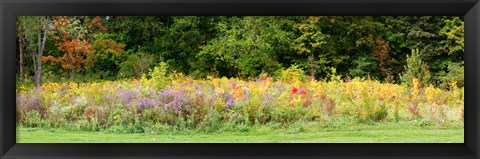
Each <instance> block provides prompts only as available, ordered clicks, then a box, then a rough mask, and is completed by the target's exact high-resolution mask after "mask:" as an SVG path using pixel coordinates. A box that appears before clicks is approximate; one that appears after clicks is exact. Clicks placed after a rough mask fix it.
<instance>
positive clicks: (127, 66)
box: [119, 53, 156, 78]
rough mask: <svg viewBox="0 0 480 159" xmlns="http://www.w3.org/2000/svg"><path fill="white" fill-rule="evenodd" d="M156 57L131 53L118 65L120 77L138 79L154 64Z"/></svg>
mask: <svg viewBox="0 0 480 159" xmlns="http://www.w3.org/2000/svg"><path fill="white" fill-rule="evenodd" d="M155 61H156V57H155V55H152V54H144V53H132V54H130V55H128V57H127V59H126V60H125V61H123V62H122V63H121V64H120V72H119V74H120V77H135V78H140V77H142V75H143V74H145V73H147V71H148V69H149V68H150V67H151V66H152V65H153V64H155Z"/></svg>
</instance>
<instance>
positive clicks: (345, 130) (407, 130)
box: [17, 124, 464, 143]
mask: <svg viewBox="0 0 480 159" xmlns="http://www.w3.org/2000/svg"><path fill="white" fill-rule="evenodd" d="M314 126H315V125H308V124H307V125H304V126H303V127H300V128H299V127H293V128H272V127H268V126H261V127H252V128H250V129H248V130H247V131H244V132H238V131H237V132H215V133H207V132H195V131H177V132H164V133H154V134H151V133H137V134H134V133H132V134H121V133H112V132H88V131H71V130H63V129H45V128H24V127H19V128H18V129H17V143H463V142H464V129H463V127H454V126H450V127H419V126H406V125H401V124H400V125H398V126H395V124H377V125H356V126H352V125H350V126H345V125H344V126H339V127H334V128H321V127H314Z"/></svg>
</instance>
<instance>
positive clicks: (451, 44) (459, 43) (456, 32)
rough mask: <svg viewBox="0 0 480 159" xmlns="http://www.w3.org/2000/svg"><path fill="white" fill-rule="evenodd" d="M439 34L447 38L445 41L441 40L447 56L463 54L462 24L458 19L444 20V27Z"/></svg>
mask: <svg viewBox="0 0 480 159" xmlns="http://www.w3.org/2000/svg"><path fill="white" fill-rule="evenodd" d="M439 34H440V35H442V36H446V37H447V39H445V40H442V44H444V49H445V50H448V54H449V55H451V54H454V53H462V52H464V47H465V44H464V43H465V39H464V37H463V34H464V23H463V20H461V19H460V17H453V18H452V19H445V26H444V27H443V28H442V29H441V30H440V32H439Z"/></svg>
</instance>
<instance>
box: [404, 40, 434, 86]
mask: <svg viewBox="0 0 480 159" xmlns="http://www.w3.org/2000/svg"><path fill="white" fill-rule="evenodd" d="M414 78H416V79H419V80H420V82H421V84H422V85H421V86H420V87H423V86H427V85H428V83H429V82H430V72H429V70H428V66H427V63H425V62H423V61H422V59H421V57H420V53H419V51H418V49H416V50H414V49H412V54H411V55H410V56H409V55H407V65H405V72H404V73H403V74H402V75H401V76H400V79H401V81H402V82H403V83H405V84H407V85H408V86H412V85H411V81H412V80H413V79H414Z"/></svg>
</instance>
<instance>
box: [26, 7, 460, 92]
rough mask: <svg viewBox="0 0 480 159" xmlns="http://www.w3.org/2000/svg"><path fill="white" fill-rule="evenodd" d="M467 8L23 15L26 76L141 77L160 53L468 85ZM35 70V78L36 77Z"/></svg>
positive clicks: (250, 68)
mask: <svg viewBox="0 0 480 159" xmlns="http://www.w3.org/2000/svg"><path fill="white" fill-rule="evenodd" d="M463 37H464V23H463V17H458V16H457V17H454V16H395V17H394V16H270V17H255V16H143V17H134V16H74V17H73V16H69V17H66V16H54V17H17V45H18V46H17V48H19V49H17V55H18V56H17V64H18V65H17V66H18V68H17V70H18V71H17V79H18V81H23V83H31V84H32V85H33V83H35V82H37V83H40V82H46V81H51V82H59V81H67V80H70V81H71V80H75V81H94V80H115V79H119V78H141V76H142V75H144V74H146V73H148V72H149V70H150V69H152V68H153V67H155V66H158V65H159V63H160V62H164V63H166V64H167V67H168V71H169V72H174V71H175V72H180V73H184V74H186V75H189V76H192V77H194V78H206V77H208V76H210V77H238V78H241V79H254V78H257V77H262V76H273V77H277V76H279V75H278V74H279V73H280V72H281V71H282V70H285V69H288V68H290V69H297V70H301V72H303V73H304V75H305V78H315V79H318V80H329V79H331V78H333V77H337V76H340V77H341V78H342V79H345V80H348V79H350V78H354V77H361V78H371V79H375V80H380V81H383V82H388V83H402V82H404V81H411V78H412V77H417V78H420V79H421V80H422V82H424V83H425V84H434V85H435V86H438V87H442V88H447V85H448V83H449V82H452V81H455V82H458V85H459V86H462V87H463V81H464V75H463V71H464V69H463V66H464V62H463V61H464V59H463V58H464V56H463V55H464V49H463V48H464V38H463ZM35 79H38V80H35Z"/></svg>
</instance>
